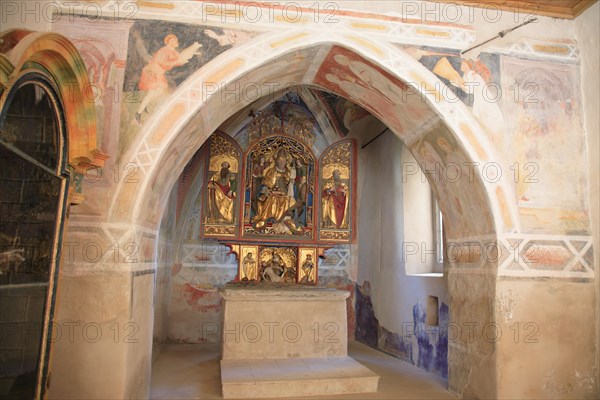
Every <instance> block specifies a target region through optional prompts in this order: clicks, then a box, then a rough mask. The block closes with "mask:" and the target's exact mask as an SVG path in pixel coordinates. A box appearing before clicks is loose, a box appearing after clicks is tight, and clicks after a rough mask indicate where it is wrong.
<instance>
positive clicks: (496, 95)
mask: <svg viewBox="0 0 600 400" xmlns="http://www.w3.org/2000/svg"><path fill="white" fill-rule="evenodd" d="M401 48H402V50H404V51H406V52H407V53H408V54H410V55H411V56H412V57H414V58H415V59H416V60H418V61H419V62H420V63H421V64H423V66H424V67H426V68H427V69H428V70H430V71H431V72H433V73H434V74H435V76H437V77H438V78H439V79H440V81H441V82H442V83H443V84H444V85H445V89H443V90H440V91H441V92H442V93H444V94H446V93H445V92H444V90H448V91H450V92H452V93H453V94H454V95H456V97H457V98H458V99H460V100H461V101H462V102H463V103H464V104H465V105H466V106H468V107H469V108H471V111H472V112H473V115H474V116H475V118H477V119H478V120H479V122H480V123H481V125H482V127H483V128H484V130H485V131H486V133H487V134H488V138H489V139H490V140H491V142H492V143H493V144H494V146H495V148H496V149H497V152H498V154H499V155H500V156H501V157H506V151H507V143H508V139H509V137H508V136H507V134H506V123H505V121H504V115H503V113H502V110H501V108H500V107H501V105H502V98H503V95H506V94H508V93H510V92H503V90H502V88H501V76H500V56H499V55H498V54H492V53H481V54H479V56H478V58H477V59H470V58H464V57H461V55H460V53H459V52H458V51H457V50H453V49H443V48H435V47H413V46H401Z"/></svg>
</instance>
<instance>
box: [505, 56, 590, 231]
mask: <svg viewBox="0 0 600 400" xmlns="http://www.w3.org/2000/svg"><path fill="white" fill-rule="evenodd" d="M502 75H503V77H504V81H503V88H502V89H503V91H504V92H506V93H513V96H510V97H509V96H505V97H504V107H505V109H506V113H507V114H508V115H512V116H514V118H510V119H509V120H508V131H509V134H510V139H511V154H512V155H513V156H512V160H511V170H510V171H509V172H510V173H511V177H512V178H513V181H514V182H515V185H516V197H517V199H516V200H517V202H518V205H519V213H520V217H521V223H522V226H523V228H525V229H530V230H534V231H536V230H544V231H546V232H548V231H549V230H550V231H554V232H560V233H568V234H588V233H589V228H588V216H587V201H586V198H587V195H586V193H585V187H586V177H585V172H584V171H585V163H586V162H587V160H586V159H585V157H581V155H582V154H585V152H586V147H585V138H584V132H583V126H582V120H581V101H580V89H579V73H578V67H577V65H567V64H557V63H544V62H541V61H530V60H524V59H517V58H513V57H503V58H502ZM511 88H512V89H511ZM511 90H512V91H511Z"/></svg>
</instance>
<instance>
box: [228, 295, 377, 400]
mask: <svg viewBox="0 0 600 400" xmlns="http://www.w3.org/2000/svg"><path fill="white" fill-rule="evenodd" d="M349 295H350V294H349V293H348V292H346V291H341V290H336V289H322V288H299V287H297V286H295V287H289V288H272V287H267V288H257V287H255V288H245V287H239V288H238V287H235V288H230V287H228V288H225V289H224V290H223V291H222V292H221V296H222V297H223V300H224V307H223V308H224V316H223V331H222V332H223V344H222V356H221V357H222V360H221V384H222V389H223V397H224V398H226V399H229V398H266V397H292V396H311V395H324V394H346V393H369V392H376V391H377V385H378V382H379V376H377V375H375V374H374V373H373V372H372V371H371V370H369V369H368V368H366V367H364V366H363V365H361V364H360V363H358V362H357V361H355V360H354V359H352V358H351V357H348V329H347V317H346V299H347V298H348V296H349Z"/></svg>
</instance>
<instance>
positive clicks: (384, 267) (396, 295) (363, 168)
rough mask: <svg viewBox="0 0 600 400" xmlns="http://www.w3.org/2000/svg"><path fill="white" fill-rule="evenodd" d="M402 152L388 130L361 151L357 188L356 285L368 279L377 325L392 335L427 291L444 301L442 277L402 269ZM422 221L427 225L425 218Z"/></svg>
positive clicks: (404, 327)
mask: <svg viewBox="0 0 600 400" xmlns="http://www.w3.org/2000/svg"><path fill="white" fill-rule="evenodd" d="M402 153H403V145H402V142H401V141H400V139H398V138H397V137H396V136H395V135H394V134H393V133H391V132H390V133H386V134H384V135H383V136H381V137H380V138H379V139H377V140H376V141H375V142H373V143H372V144H370V145H369V146H367V147H366V148H365V149H364V150H361V151H360V152H359V172H360V175H361V179H360V180H359V187H358V190H359V192H360V196H359V199H360V201H359V213H358V218H359V219H358V231H359V242H358V260H359V267H358V268H359V269H358V284H363V282H365V281H369V282H370V284H371V300H372V302H373V308H374V311H375V316H376V317H377V319H378V320H379V324H380V325H382V326H384V327H385V328H386V329H388V330H389V331H392V332H396V333H398V334H402V333H404V334H406V333H407V332H408V330H409V327H410V325H411V324H412V323H413V307H414V306H415V305H416V304H417V303H419V302H421V303H422V304H423V305H424V306H425V305H426V304H427V297H428V296H430V295H431V296H437V297H438V299H439V304H440V305H441V303H442V302H444V303H446V304H448V290H447V286H446V278H445V277H423V276H407V274H406V271H405V263H404V261H403V256H402V246H403V242H404V241H405V233H404V232H406V230H407V229H410V228H409V227H407V221H411V219H410V218H408V217H407V215H405V213H404V212H403V205H402V203H403V184H402V158H401V154H402ZM427 191H429V188H427ZM425 201H426V202H429V201H430V197H429V200H428V199H425ZM411 223H416V224H418V222H414V221H413V222H411ZM423 224H426V225H427V226H428V227H431V219H430V217H429V219H428V220H426V221H425V222H423ZM428 229H431V228H428ZM419 258H420V255H419Z"/></svg>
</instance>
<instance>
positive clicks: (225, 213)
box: [206, 161, 236, 224]
mask: <svg viewBox="0 0 600 400" xmlns="http://www.w3.org/2000/svg"><path fill="white" fill-rule="evenodd" d="M229 167H230V166H229V163H228V162H227V161H223V162H222V163H221V171H219V172H217V173H216V174H215V175H214V176H213V177H212V178H211V179H210V181H209V182H208V185H207V188H208V207H207V217H206V221H207V222H208V223H213V224H214V223H233V217H234V215H233V200H234V199H235V190H236V181H235V174H234V173H233V172H231V171H230V170H229Z"/></svg>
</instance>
